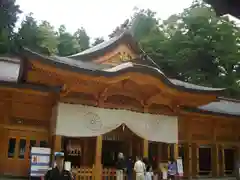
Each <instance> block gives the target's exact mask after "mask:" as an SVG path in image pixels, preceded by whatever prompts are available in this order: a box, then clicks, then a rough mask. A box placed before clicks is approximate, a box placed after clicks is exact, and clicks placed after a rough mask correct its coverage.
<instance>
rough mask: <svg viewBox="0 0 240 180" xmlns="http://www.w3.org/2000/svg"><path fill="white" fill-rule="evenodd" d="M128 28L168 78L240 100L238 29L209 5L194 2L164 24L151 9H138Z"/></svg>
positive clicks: (239, 35) (239, 31) (239, 30)
mask: <svg viewBox="0 0 240 180" xmlns="http://www.w3.org/2000/svg"><path fill="white" fill-rule="evenodd" d="M121 27H122V26H119V27H117V28H116V29H117V30H118V31H123V28H122V29H121ZM125 29H126V28H125ZM127 29H129V30H131V32H132V33H133V35H134V37H135V38H136V39H137V40H138V41H139V42H140V45H141V46H142V48H143V50H144V51H145V52H146V53H147V54H148V55H149V56H150V57H151V58H152V59H153V60H154V61H155V62H156V63H157V65H158V66H159V67H160V68H161V69H162V70H163V71H164V72H165V73H166V75H168V76H169V77H172V78H176V79H180V80H183V81H186V82H191V83H195V84H199V85H204V86H212V87H225V88H228V91H227V94H226V95H228V96H233V97H237V96H238V97H239V94H240V86H239V84H240V73H239V72H240V71H239V66H240V65H239V64H240V61H239V59H240V42H239V41H240V29H239V27H237V26H236V24H234V22H232V21H230V20H229V19H227V18H225V17H222V18H221V17H217V16H216V14H215V12H214V11H213V9H212V8H211V7H209V6H208V5H206V4H204V3H202V2H199V1H195V2H194V3H193V4H192V5H191V6H190V7H189V8H187V9H185V10H184V11H183V12H182V13H180V14H177V15H176V14H173V15H171V16H170V17H169V18H168V19H167V20H165V21H160V20H159V19H157V18H156V17H155V13H154V12H152V11H150V10H137V11H135V13H134V15H133V17H132V18H131V19H130V21H129V22H128V24H127ZM115 32H116V30H115V31H114V32H113V33H112V34H114V33H115Z"/></svg>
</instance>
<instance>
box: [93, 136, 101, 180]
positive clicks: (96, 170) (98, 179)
mask: <svg viewBox="0 0 240 180" xmlns="http://www.w3.org/2000/svg"><path fill="white" fill-rule="evenodd" d="M94 177H95V180H101V179H102V136H98V137H97V138H96V153H95V166H94Z"/></svg>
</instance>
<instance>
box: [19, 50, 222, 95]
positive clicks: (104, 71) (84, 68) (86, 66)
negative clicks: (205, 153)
mask: <svg viewBox="0 0 240 180" xmlns="http://www.w3.org/2000/svg"><path fill="white" fill-rule="evenodd" d="M23 54H24V55H25V56H26V57H30V58H31V57H32V58H31V59H32V60H39V61H41V62H42V63H45V64H48V65H51V66H54V67H56V68H61V69H66V70H69V71H73V72H79V73H86V74H89V75H92V76H100V75H101V76H106V77H114V76H119V75H121V74H124V73H128V72H138V73H143V74H149V75H151V76H154V77H155V78H157V79H160V80H161V81H162V82H163V83H165V84H166V85H168V86H170V87H171V88H175V89H177V90H180V91H187V92H196V93H217V92H221V91H223V90H224V89H222V88H210V87H204V86H198V85H194V84H191V83H186V82H182V81H179V80H174V79H170V78H168V77H167V76H165V75H164V74H163V73H162V71H160V70H159V69H158V68H155V67H152V66H148V65H141V64H134V63H131V62H130V63H128V64H127V65H126V64H125V65H124V64H122V65H118V66H122V68H117V66H116V67H115V70H113V68H114V67H110V66H109V65H105V64H103V65H101V66H99V64H96V63H93V62H83V61H80V60H74V59H71V58H66V57H64V58H62V57H57V56H53V57H48V56H44V55H41V54H38V53H36V52H33V51H31V50H29V49H27V48H25V49H24V50H23Z"/></svg>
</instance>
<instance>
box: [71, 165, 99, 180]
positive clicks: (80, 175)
mask: <svg viewBox="0 0 240 180" xmlns="http://www.w3.org/2000/svg"><path fill="white" fill-rule="evenodd" d="M72 173H73V176H74V179H75V180H93V179H94V178H93V176H94V174H93V168H92V167H81V168H78V167H73V168H72Z"/></svg>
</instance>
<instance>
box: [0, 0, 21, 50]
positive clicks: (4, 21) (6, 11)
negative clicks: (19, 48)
mask: <svg viewBox="0 0 240 180" xmlns="http://www.w3.org/2000/svg"><path fill="white" fill-rule="evenodd" d="M20 13H21V11H20V9H19V6H18V5H16V3H15V0H2V1H0V22H1V23H0V53H1V54H2V53H7V52H9V51H10V49H11V48H12V46H14V43H13V39H14V27H15V23H16V22H17V19H18V14H20Z"/></svg>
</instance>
